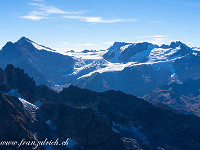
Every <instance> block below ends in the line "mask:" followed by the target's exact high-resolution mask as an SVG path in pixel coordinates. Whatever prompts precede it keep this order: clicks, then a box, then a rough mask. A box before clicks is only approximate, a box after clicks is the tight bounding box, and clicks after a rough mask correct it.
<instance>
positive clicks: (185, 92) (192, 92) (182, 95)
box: [144, 79, 200, 116]
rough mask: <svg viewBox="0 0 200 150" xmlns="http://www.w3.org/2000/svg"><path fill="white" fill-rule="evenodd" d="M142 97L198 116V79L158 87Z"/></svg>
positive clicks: (199, 91) (199, 80) (199, 114)
mask: <svg viewBox="0 0 200 150" xmlns="http://www.w3.org/2000/svg"><path fill="white" fill-rule="evenodd" d="M144 99H146V100H148V101H150V102H152V103H163V104H167V105H169V106H170V107H172V108H174V109H176V110H178V111H181V112H182V113H186V114H195V115H197V116H200V112H199V109H200V105H199V103H200V79H196V80H188V81H186V82H184V83H183V84H177V83H173V84H170V85H167V86H163V87H160V88H158V89H156V90H155V91H153V92H152V93H151V94H148V95H145V96H144Z"/></svg>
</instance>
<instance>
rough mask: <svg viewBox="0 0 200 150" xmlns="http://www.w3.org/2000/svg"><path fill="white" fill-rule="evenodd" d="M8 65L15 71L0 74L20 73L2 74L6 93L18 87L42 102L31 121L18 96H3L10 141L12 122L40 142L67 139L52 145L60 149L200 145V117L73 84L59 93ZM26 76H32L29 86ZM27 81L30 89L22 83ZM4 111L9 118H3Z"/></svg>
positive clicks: (174, 149)
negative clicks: (64, 143) (57, 144)
mask: <svg viewBox="0 0 200 150" xmlns="http://www.w3.org/2000/svg"><path fill="white" fill-rule="evenodd" d="M7 68H10V69H9V70H10V71H6V70H5V71H1V72H2V73H3V74H4V75H3V74H0V77H2V76H9V77H11V76H12V75H15V76H14V77H15V78H14V79H12V80H11V79H10V78H3V79H6V80H5V81H6V82H2V81H0V83H5V84H3V85H4V86H5V87H6V89H5V91H8V90H9V89H12V88H17V89H19V90H18V91H19V93H20V94H21V96H22V97H25V98H26V99H27V101H29V98H30V99H31V100H30V101H29V102H32V103H34V102H35V101H37V100H39V101H41V102H42V106H41V107H40V108H39V109H37V110H36V121H34V122H32V121H31V120H30V118H29V117H28V113H27V111H26V109H24V106H23V105H22V103H21V102H20V101H18V99H17V98H14V97H10V96H8V95H5V94H4V95H2V96H1V97H0V98H1V102H0V107H1V109H0V114H1V113H2V117H3V118H4V119H1V124H0V126H1V125H2V128H0V133H3V134H5V133H7V132H8V135H9V136H8V137H7V138H8V139H10V137H13V136H14V135H16V134H18V133H17V131H16V132H12V131H11V130H7V129H6V128H3V126H4V125H5V124H7V122H10V125H11V127H10V126H9V127H10V128H11V129H12V128H13V129H14V128H15V125H16V128H17V129H18V130H20V136H19V139H20V138H21V136H22V137H23V136H25V137H27V138H28V137H29V139H33V140H34V138H33V134H35V136H36V137H37V139H38V140H44V138H49V139H52V140H55V139H56V138H59V139H60V141H63V140H64V141H65V140H67V141H68V142H69V143H71V144H68V145H67V146H52V147H51V148H55V149H58V150H62V149H66V147H70V146H72V145H73V148H74V149H78V150H79V149H80V150H81V149H83V150H104V149H110V150H118V149H119V150H121V149H122V150H123V149H132V150H135V149H149V150H161V149H167V150H189V149H190V150H198V149H199V148H200V138H199V132H200V119H199V118H198V117H195V116H192V115H184V114H181V113H179V112H175V111H172V110H170V109H169V108H167V107H163V106H158V105H154V104H151V103H149V102H147V101H145V100H143V99H140V98H137V97H136V96H133V95H128V94H125V93H123V92H121V91H106V92H102V93H97V92H93V91H90V90H85V89H80V88H78V87H75V86H70V87H69V88H65V89H63V91H62V92H60V93H55V92H53V91H51V90H49V89H48V88H47V87H43V86H39V87H38V86H36V85H35V83H34V81H33V80H32V79H31V78H29V77H28V76H27V75H25V74H23V71H22V70H20V69H18V68H17V69H16V68H14V67H12V66H8V67H7ZM10 74H11V75H10ZM20 74H21V75H20ZM20 78H22V79H20ZM7 79H8V80H7ZM23 79H24V80H27V85H26V82H24V80H23ZM9 81H13V82H12V83H13V84H7V83H10V82H9ZM14 83H16V84H14ZM22 83H24V86H25V87H26V88H23V87H22V85H23V84H22ZM18 84H19V87H17V85H18ZM20 88H21V89H20ZM2 92H4V91H2ZM31 94H32V95H33V97H32V98H31ZM7 112H9V113H7ZM5 115H6V116H7V117H4V116H5ZM13 117H14V119H13ZM7 118H11V119H8V120H7ZM16 118H17V119H16ZM22 118H23V119H22ZM5 126H6V125H5ZM13 131H15V130H13ZM10 132H11V133H10ZM0 137H1V136H0ZM41 148H44V147H41Z"/></svg>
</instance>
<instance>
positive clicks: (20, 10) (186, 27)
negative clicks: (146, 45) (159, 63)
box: [0, 0, 200, 52]
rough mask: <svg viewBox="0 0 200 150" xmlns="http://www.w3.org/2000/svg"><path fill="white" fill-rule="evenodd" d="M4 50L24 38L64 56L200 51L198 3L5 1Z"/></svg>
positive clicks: (0, 39) (0, 28)
mask: <svg viewBox="0 0 200 150" xmlns="http://www.w3.org/2000/svg"><path fill="white" fill-rule="evenodd" d="M0 6H1V9H0V18H1V23H0V47H2V46H3V45H5V43H6V42H8V41H12V42H15V41H17V40H18V39H19V38H20V37H22V36H26V37H28V38H29V39H31V40H33V41H35V42H36V43H39V44H42V45H45V46H48V47H51V48H54V49H57V50H60V51H62V52H64V51H67V50H70V49H75V50H84V49H107V48H108V47H109V46H110V45H111V44H112V43H113V42H115V41H122V42H139V41H149V42H152V43H157V44H161V43H170V42H171V41H175V40H179V41H182V42H184V43H186V44H187V45H189V46H200V38H199V35H200V27H199V25H200V19H199V16H200V1H199V0H1V1H0Z"/></svg>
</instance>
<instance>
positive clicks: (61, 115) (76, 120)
mask: <svg viewBox="0 0 200 150" xmlns="http://www.w3.org/2000/svg"><path fill="white" fill-rule="evenodd" d="M38 118H39V120H43V121H46V120H50V121H51V125H50V126H52V125H54V126H55V128H54V129H53V131H51V136H52V137H53V138H55V139H56V138H57V137H59V138H60V140H61V141H64V140H66V138H71V139H73V140H75V141H76V142H77V143H79V145H78V146H77V149H78V148H82V149H87V150H105V149H113V150H114V149H115V150H123V149H125V147H124V145H123V143H122V141H121V140H120V136H119V134H116V133H114V132H113V131H112V123H111V122H109V120H108V119H106V118H105V117H104V116H102V115H101V114H98V113H96V112H95V111H93V110H92V109H81V108H72V107H69V106H67V105H64V104H49V103H48V104H44V105H43V106H42V107H41V109H40V110H39V111H38Z"/></svg>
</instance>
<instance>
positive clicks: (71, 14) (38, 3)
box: [21, 0, 138, 23]
mask: <svg viewBox="0 0 200 150" xmlns="http://www.w3.org/2000/svg"><path fill="white" fill-rule="evenodd" d="M28 4H29V5H30V6H32V7H33V10H32V11H30V12H28V15H25V16H21V18H23V19H29V20H42V19H53V18H54V17H55V15H57V16H56V17H58V16H60V17H62V18H65V19H77V20H79V21H83V22H89V23H119V22H137V21H138V19H105V18H103V17H95V16H82V14H83V13H85V11H65V10H62V9H59V8H57V7H55V6H53V5H47V4H46V2H45V1H44V0H32V2H30V3H28ZM53 15H54V17H53Z"/></svg>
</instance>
